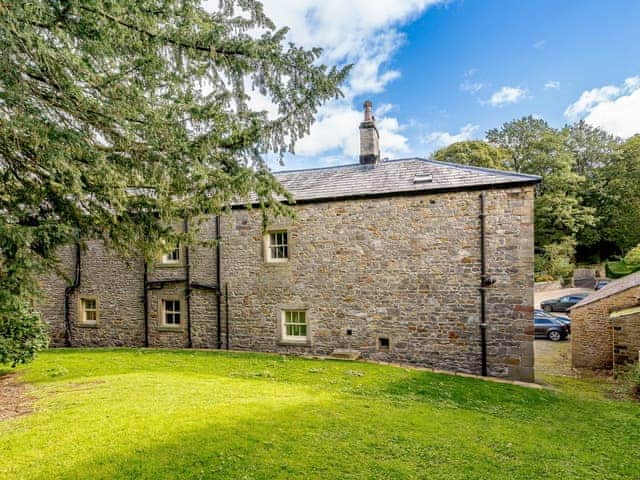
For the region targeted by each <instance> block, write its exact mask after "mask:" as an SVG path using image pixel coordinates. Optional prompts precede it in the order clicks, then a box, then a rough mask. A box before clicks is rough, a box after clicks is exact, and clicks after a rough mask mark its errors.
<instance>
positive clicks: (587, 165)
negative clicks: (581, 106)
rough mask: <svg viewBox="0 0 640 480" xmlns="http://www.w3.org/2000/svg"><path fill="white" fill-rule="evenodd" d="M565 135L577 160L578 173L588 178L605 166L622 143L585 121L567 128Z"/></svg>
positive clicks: (576, 168)
mask: <svg viewBox="0 0 640 480" xmlns="http://www.w3.org/2000/svg"><path fill="white" fill-rule="evenodd" d="M563 133H564V134H565V136H566V137H565V138H566V144H567V148H568V149H569V150H570V151H571V153H572V154H573V158H574V159H575V166H574V169H575V171H576V173H578V174H579V175H584V176H587V177H588V176H589V174H590V173H591V172H594V171H597V169H598V168H600V167H602V166H604V165H605V164H606V163H607V161H608V159H609V158H610V157H611V155H612V154H613V152H614V151H615V150H616V149H617V148H618V147H619V146H620V143H621V141H620V139H619V138H617V137H614V136H613V135H611V134H609V133H607V132H605V131H604V130H602V129H600V128H598V127H594V126H592V125H589V124H588V123H587V122H585V121H584V120H580V121H579V122H576V123H574V124H573V125H568V126H566V127H565V128H564V130H563Z"/></svg>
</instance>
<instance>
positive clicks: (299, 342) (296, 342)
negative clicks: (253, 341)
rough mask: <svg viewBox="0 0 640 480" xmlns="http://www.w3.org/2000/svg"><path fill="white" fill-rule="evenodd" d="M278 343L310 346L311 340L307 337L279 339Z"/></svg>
mask: <svg viewBox="0 0 640 480" xmlns="http://www.w3.org/2000/svg"><path fill="white" fill-rule="evenodd" d="M278 345H283V346H291V345H293V346H299V347H310V346H311V340H309V339H308V338H306V339H304V340H292V339H282V338H281V339H280V340H278Z"/></svg>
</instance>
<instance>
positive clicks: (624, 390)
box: [617, 363, 640, 400]
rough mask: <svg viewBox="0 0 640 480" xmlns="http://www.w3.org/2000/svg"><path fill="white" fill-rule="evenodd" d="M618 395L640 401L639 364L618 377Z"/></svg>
mask: <svg viewBox="0 0 640 480" xmlns="http://www.w3.org/2000/svg"><path fill="white" fill-rule="evenodd" d="M618 381H619V383H618V385H619V387H618V388H617V390H618V393H620V394H623V395H631V396H632V397H633V398H635V399H636V400H640V364H638V363H636V364H634V365H633V366H632V367H631V368H629V369H628V370H627V371H625V372H624V373H622V374H621V375H620V376H619V377H618Z"/></svg>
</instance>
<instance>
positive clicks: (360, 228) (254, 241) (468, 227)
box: [41, 102, 540, 380]
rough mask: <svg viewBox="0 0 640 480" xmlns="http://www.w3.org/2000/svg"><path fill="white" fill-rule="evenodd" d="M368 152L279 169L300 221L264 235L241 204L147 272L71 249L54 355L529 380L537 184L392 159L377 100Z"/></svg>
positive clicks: (95, 252)
mask: <svg viewBox="0 0 640 480" xmlns="http://www.w3.org/2000/svg"><path fill="white" fill-rule="evenodd" d="M354 127H355V126H354ZM354 130H355V128H354ZM360 145H361V152H360V158H359V162H358V163H355V164H351V165H343V166H336V167H328V168H315V169H308V170H296V171H288V172H279V173H277V174H276V177H277V179H278V180H279V181H280V182H281V183H282V184H283V185H284V186H285V187H286V188H287V189H288V190H289V192H291V193H292V194H293V196H294V198H295V200H296V203H295V206H294V208H295V213H296V218H295V219H280V220H277V221H276V223H273V224H271V225H269V226H268V227H266V228H265V227H264V226H263V224H262V216H261V214H260V211H259V209H255V208H254V209H248V208H246V206H244V205H240V204H239V205H235V206H234V207H233V208H232V211H231V213H230V214H227V215H222V216H220V217H214V218H207V219H200V220H202V222H201V223H200V229H199V233H198V235H200V238H201V239H204V240H215V239H219V243H218V246H217V247H213V248H205V247H200V246H198V247H189V246H182V245H180V246H177V247H176V248H175V249H173V250H171V251H168V252H167V254H166V255H164V256H163V257H162V258H159V259H158V260H157V262H156V263H155V265H146V264H145V263H144V260H143V258H137V259H135V258H134V259H128V260H126V261H125V260H124V259H121V258H119V257H118V256H117V255H116V254H114V253H113V252H110V251H108V250H107V249H106V248H105V246H104V245H103V244H102V243H101V242H97V241H94V242H89V243H88V245H87V249H86V250H81V249H79V248H76V247H74V246H69V247H68V248H66V249H65V250H64V251H63V252H61V259H62V262H63V267H64V268H65V269H66V273H67V278H69V279H72V281H71V282H70V283H69V281H67V280H65V279H63V278H62V277H58V276H56V275H53V274H52V275H50V276H49V277H47V278H43V280H42V286H43V290H44V291H45V292H46V294H47V295H46V297H45V298H44V299H43V301H42V304H41V311H42V313H43V317H44V319H45V320H46V321H47V323H49V325H50V331H51V335H52V338H53V342H54V344H55V345H70V346H141V347H143V346H151V347H180V348H185V347H186V348H189V347H194V348H228V349H235V350H249V351H263V352H278V353H290V354H297V355H331V354H336V353H337V352H338V351H344V350H347V351H349V352H356V353H357V354H358V355H360V356H362V357H364V358H370V359H374V360H381V361H389V362H399V363H407V364H415V365H421V366H427V367H433V368H437V369H443V370H450V371H459V372H467V373H474V374H488V375H494V376H501V377H508V378H514V379H520V380H532V379H533V333H534V332H533V324H532V311H533V202H534V188H535V185H536V184H537V183H538V182H539V181H540V179H539V177H536V176H531V175H522V174H517V173H512V172H503V171H497V170H490V169H484V168H476V167H471V166H465V165H458V164H451V163H443V162H438V161H435V160H431V159H423V158H406V159H398V160H383V159H381V157H380V151H379V148H378V130H377V128H376V126H375V119H374V118H373V115H372V114H371V104H370V102H368V103H367V104H365V118H364V121H363V122H362V123H361V124H360ZM185 227H188V225H185Z"/></svg>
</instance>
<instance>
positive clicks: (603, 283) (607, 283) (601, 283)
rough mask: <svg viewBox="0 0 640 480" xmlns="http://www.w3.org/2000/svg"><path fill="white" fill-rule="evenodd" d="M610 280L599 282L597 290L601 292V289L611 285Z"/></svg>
mask: <svg viewBox="0 0 640 480" xmlns="http://www.w3.org/2000/svg"><path fill="white" fill-rule="evenodd" d="M609 283H610V282H609V280H598V282H597V283H596V290H600V289H601V288H604V287H606V286H607V285H609Z"/></svg>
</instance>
